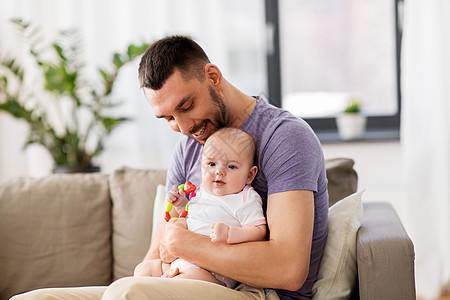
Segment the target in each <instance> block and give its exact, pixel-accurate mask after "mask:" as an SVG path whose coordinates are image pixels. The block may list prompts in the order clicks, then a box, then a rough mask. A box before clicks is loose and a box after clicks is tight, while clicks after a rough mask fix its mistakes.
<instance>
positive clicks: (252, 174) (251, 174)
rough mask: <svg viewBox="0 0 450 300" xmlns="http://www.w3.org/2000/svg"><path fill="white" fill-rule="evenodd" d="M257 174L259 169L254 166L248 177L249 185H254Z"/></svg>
mask: <svg viewBox="0 0 450 300" xmlns="http://www.w3.org/2000/svg"><path fill="white" fill-rule="evenodd" d="M256 173H258V167H257V166H253V167H251V168H250V171H248V177H247V184H250V183H252V181H253V179H255V177H256Z"/></svg>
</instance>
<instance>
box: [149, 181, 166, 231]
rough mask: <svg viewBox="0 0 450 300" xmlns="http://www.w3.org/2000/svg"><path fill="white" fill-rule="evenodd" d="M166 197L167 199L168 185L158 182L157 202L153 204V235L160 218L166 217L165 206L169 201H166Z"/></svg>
mask: <svg viewBox="0 0 450 300" xmlns="http://www.w3.org/2000/svg"><path fill="white" fill-rule="evenodd" d="M165 199H166V186H165V185H164V184H158V186H157V187H156V196H155V204H154V205H153V228H152V236H153V233H154V232H155V229H156V226H157V224H158V222H159V220H160V219H162V218H164V214H163V207H164V209H165V208H166V206H167V202H166V201H165ZM165 204H166V206H165Z"/></svg>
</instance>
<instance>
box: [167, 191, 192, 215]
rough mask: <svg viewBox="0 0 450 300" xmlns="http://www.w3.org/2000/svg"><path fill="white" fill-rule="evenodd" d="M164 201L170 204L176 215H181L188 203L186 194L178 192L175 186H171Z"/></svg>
mask: <svg viewBox="0 0 450 300" xmlns="http://www.w3.org/2000/svg"><path fill="white" fill-rule="evenodd" d="M166 201H168V202H170V203H172V204H173V206H174V207H175V209H176V211H177V212H178V213H182V212H183V211H184V208H185V207H186V204H187V203H188V199H187V198H186V193H185V192H184V191H183V190H179V189H178V187H177V186H176V185H173V186H172V188H171V189H170V191H169V192H168V193H167V194H166Z"/></svg>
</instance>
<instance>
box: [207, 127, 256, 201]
mask: <svg viewBox="0 0 450 300" xmlns="http://www.w3.org/2000/svg"><path fill="white" fill-rule="evenodd" d="M252 165H253V153H251V152H250V151H248V149H246V147H245V146H244V147H241V146H240V145H239V144H233V143H230V142H228V141H227V140H225V139H223V138H221V137H220V136H219V137H213V138H210V139H209V140H208V141H207V142H206V144H205V148H204V150H203V155H202V185H203V187H204V188H205V189H206V191H208V192H209V193H211V194H213V195H216V196H223V195H228V194H235V193H238V192H240V191H241V190H242V189H243V188H244V186H245V185H246V184H250V183H251V182H252V180H253V178H254V177H255V175H256V167H252Z"/></svg>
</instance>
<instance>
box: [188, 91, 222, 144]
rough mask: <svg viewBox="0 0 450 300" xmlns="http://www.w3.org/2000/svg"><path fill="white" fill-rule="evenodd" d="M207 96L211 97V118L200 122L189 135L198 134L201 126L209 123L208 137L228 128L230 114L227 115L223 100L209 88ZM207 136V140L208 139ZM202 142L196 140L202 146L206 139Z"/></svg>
mask: <svg viewBox="0 0 450 300" xmlns="http://www.w3.org/2000/svg"><path fill="white" fill-rule="evenodd" d="M208 90H209V95H210V97H211V101H212V102H213V105H214V107H213V109H214V111H213V112H212V113H211V114H212V115H211V118H209V119H205V120H203V121H202V122H200V123H199V124H197V126H195V127H194V128H193V129H192V130H191V131H190V134H191V135H193V134H194V133H195V132H198V131H199V130H200V129H201V128H203V126H205V123H209V124H210V126H209V127H210V134H209V136H211V134H213V133H214V132H216V131H217V130H219V129H221V128H223V127H227V126H229V125H230V124H231V123H230V120H231V119H230V114H229V113H228V111H227V109H226V107H225V103H224V101H223V98H222V97H221V96H220V95H219V94H218V93H217V92H216V91H215V90H214V89H213V88H212V87H209V88H208ZM209 136H208V137H207V138H209ZM207 138H205V139H203V140H198V141H199V142H200V143H201V144H204V143H205V142H206V139H207Z"/></svg>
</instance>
